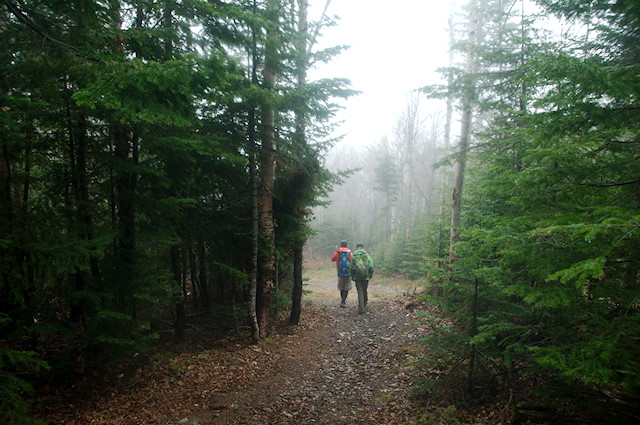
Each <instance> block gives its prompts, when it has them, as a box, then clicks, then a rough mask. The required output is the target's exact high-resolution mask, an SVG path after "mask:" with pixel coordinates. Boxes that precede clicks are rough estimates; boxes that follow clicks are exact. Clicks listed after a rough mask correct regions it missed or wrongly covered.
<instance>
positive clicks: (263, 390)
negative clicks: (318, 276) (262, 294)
mask: <svg viewBox="0 0 640 425" xmlns="http://www.w3.org/2000/svg"><path fill="white" fill-rule="evenodd" d="M354 292H355V291H354ZM350 302H352V304H351V305H350V307H349V308H347V309H343V308H340V307H339V305H338V300H337V299H330V298H319V299H316V300H314V301H312V302H306V303H305V304H304V306H303V313H302V318H301V325H299V326H295V327H294V326H290V325H288V324H287V323H286V320H285V319H284V318H283V320H282V321H281V322H280V323H278V324H277V326H276V327H275V328H274V329H273V330H272V336H271V337H269V338H266V339H264V340H263V341H262V342H261V343H260V345H259V346H252V345H249V344H248V342H247V341H248V336H246V335H245V336H243V337H237V338H234V339H231V340H229V339H227V340H223V341H220V340H219V335H217V336H213V335H212V336H211V337H206V336H204V337H203V336H202V334H199V335H192V337H193V338H194V341H197V343H193V344H191V345H190V347H191V348H189V349H186V350H184V351H182V352H179V353H175V352H171V351H166V352H162V351H158V352H157V354H155V355H152V356H151V357H149V358H148V359H147V360H146V361H139V362H137V365H136V366H133V367H130V368H128V369H126V370H124V371H118V370H116V371H114V372H113V373H112V374H113V376H108V377H105V378H102V377H94V378H93V382H86V383H84V384H79V385H77V386H75V387H74V388H70V389H69V390H68V391H67V393H66V394H65V395H64V396H61V395H59V394H58V395H50V396H48V397H46V399H45V400H44V403H43V406H44V408H43V412H42V416H43V419H45V420H46V421H48V422H49V423H50V424H69V425H73V424H78V425H79V424H110V425H119V424H163V425H165V424H178V423H182V424H227V423H233V424H271V423H279V424H305V423H319V424H383V423H384V424H402V423H411V422H412V417H413V413H412V412H413V406H412V402H411V397H410V394H409V389H408V388H409V387H410V386H411V385H412V380H411V377H412V371H413V370H414V369H415V365H416V362H417V359H418V354H419V351H420V350H421V349H423V348H422V347H420V346H419V345H418V344H417V339H418V338H419V337H421V336H422V335H424V334H425V333H426V332H427V331H428V329H427V328H426V325H425V324H424V322H421V321H420V319H418V318H417V317H416V316H415V315H414V314H413V313H412V312H411V311H410V310H407V309H406V308H405V306H406V304H407V300H406V299H405V298H402V297H389V298H377V299H374V300H372V302H371V303H370V305H369V307H368V312H367V313H365V314H363V315H359V314H358V313H357V307H356V306H355V301H354V300H353V298H351V299H350ZM196 337H197V338H196ZM203 347H212V348H209V349H205V348H203ZM142 360H144V359H142Z"/></svg>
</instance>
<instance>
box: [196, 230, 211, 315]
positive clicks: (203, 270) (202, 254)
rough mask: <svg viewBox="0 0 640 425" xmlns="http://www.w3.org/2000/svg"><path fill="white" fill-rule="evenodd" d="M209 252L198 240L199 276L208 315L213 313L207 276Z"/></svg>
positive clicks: (200, 239) (202, 241)
mask: <svg viewBox="0 0 640 425" xmlns="http://www.w3.org/2000/svg"><path fill="white" fill-rule="evenodd" d="M206 256H207V250H206V247H205V245H204V240H203V239H202V238H198V260H199V261H200V262H199V265H200V267H199V272H198V275H199V277H200V279H199V281H200V295H201V298H202V302H203V304H204V310H205V311H206V313H207V314H210V313H211V295H210V293H209V292H210V291H209V279H208V276H207V263H206V261H205V260H206Z"/></svg>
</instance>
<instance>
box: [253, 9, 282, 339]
mask: <svg viewBox="0 0 640 425" xmlns="http://www.w3.org/2000/svg"><path fill="white" fill-rule="evenodd" d="M279 8H280V1H279V0H269V1H268V3H267V15H268V16H267V17H268V19H269V20H271V21H272V22H273V23H274V25H275V26H277V25H278V20H279V19H278V10H279ZM277 66H278V36H277V30H276V29H275V28H272V29H269V30H268V33H267V42H266V46H265V64H264V69H263V70H262V77H263V86H264V88H265V89H266V90H269V91H272V92H273V91H274V88H275V82H276V73H277ZM261 122H262V130H261V133H262V134H261V136H262V147H261V150H260V180H261V182H260V183H261V185H260V196H259V208H260V211H259V220H258V226H259V230H260V237H261V242H262V243H264V246H263V249H261V250H260V252H261V256H260V259H259V271H260V273H259V279H258V288H257V297H256V311H257V317H258V326H259V327H260V336H261V337H266V336H267V335H268V325H269V309H270V305H271V293H272V291H273V286H274V282H275V279H276V259H275V232H274V224H273V183H274V149H275V129H274V125H275V109H274V105H273V99H267V100H266V101H265V102H264V105H263V106H262V114H261Z"/></svg>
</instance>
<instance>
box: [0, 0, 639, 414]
mask: <svg viewBox="0 0 640 425" xmlns="http://www.w3.org/2000/svg"><path fill="white" fill-rule="evenodd" d="M319 3H320V5H315V6H317V7H319V8H320V10H324V12H323V13H322V15H321V16H320V18H319V19H316V20H311V19H309V14H308V10H309V7H310V5H309V1H308V0H290V1H284V0H224V1H223V0H141V1H136V2H130V1H124V0H48V1H46V0H6V1H5V0H3V1H2V2H1V5H0V9H1V10H2V12H1V14H0V32H1V39H2V44H1V45H0V52H1V53H0V54H1V56H2V58H1V65H0V66H1V69H2V72H1V73H0V82H1V84H2V86H3V87H2V91H1V93H0V143H1V145H2V146H1V148H2V149H1V152H0V275H1V277H0V306H1V308H0V342H1V343H0V398H1V399H2V402H1V404H0V421H1V422H2V423H6V424H26V423H34V424H35V423H44V422H42V420H41V419H39V418H38V417H37V416H38V415H37V410H38V409H37V400H38V383H39V382H42V381H43V380H44V381H48V382H55V381H56V380H58V379H61V377H63V376H64V377H65V379H73V377H74V376H80V375H82V372H81V371H84V370H87V369H91V368H93V367H95V366H96V365H99V364H101V363H103V362H117V361H119V359H122V358H123V357H126V356H127V355H130V354H131V353H139V352H144V351H145V350H147V351H148V350H153V349H154V347H155V346H156V345H155V344H157V342H158V341H159V340H160V339H161V335H164V336H166V335H167V334H170V335H171V338H172V340H173V341H174V342H175V344H180V343H181V342H182V341H184V339H185V332H186V329H187V327H188V325H189V322H190V321H191V320H193V319H194V318H196V317H197V318H198V320H207V321H209V323H211V324H215V325H216V326H218V327H220V328H224V327H225V326H226V327H227V328H228V329H227V330H228V331H229V332H232V331H233V330H237V329H238V328H239V327H241V328H242V329H243V333H242V337H243V338H245V339H246V340H248V341H249V342H250V343H251V344H253V345H259V344H260V343H261V342H262V341H264V340H265V339H267V338H268V337H269V335H270V329H271V328H270V327H271V326H272V325H273V323H274V322H275V321H276V318H277V315H278V314H281V313H282V312H283V311H284V312H286V315H287V320H288V322H289V323H290V324H291V325H292V326H295V325H298V324H299V323H300V317H301V311H302V309H304V308H305V306H306V304H305V303H304V302H303V300H304V296H305V288H304V286H305V285H304V280H305V279H304V274H305V261H311V260H313V259H317V258H323V259H325V260H327V259H328V258H329V257H330V256H331V254H332V252H333V251H334V250H335V248H336V245H337V244H338V243H339V242H340V240H342V239H347V240H348V241H349V243H350V244H351V245H352V246H355V242H356V241H363V242H364V243H365V246H366V247H367V250H368V251H369V252H370V253H371V255H372V257H373V258H374V261H375V262H376V273H378V274H379V275H380V276H385V278H388V279H408V280H410V281H412V282H414V283H415V286H416V288H419V290H416V291H414V292H415V293H417V296H418V297H419V298H420V299H421V302H422V303H425V304H423V305H429V306H434V308H437V309H438V311H439V312H440V313H438V314H442V315H444V316H446V317H447V318H448V319H449V320H450V321H441V320H437V318H436V316H435V313H433V311H434V310H433V309H432V308H429V309H425V311H424V313H423V314H422V316H423V319H424V320H427V321H432V322H433V323H434V329H433V331H432V332H431V333H430V334H429V335H428V336H426V337H425V338H424V339H423V340H422V341H421V342H422V344H424V346H425V347H428V348H427V349H425V350H424V352H423V355H422V358H421V359H420V365H421V367H422V368H423V369H424V370H425V371H427V370H434V369H437V370H439V371H440V372H438V373H437V374H432V375H433V376H431V375H429V374H428V373H425V374H423V375H422V376H421V377H417V376H416V379H415V386H416V388H415V393H417V394H418V396H417V397H418V398H420V397H423V398H424V397H428V396H429V395H432V396H434V395H435V396H437V395H438V394H441V392H442V391H447V392H448V393H449V394H459V395H460V396H459V398H458V399H457V400H463V399H466V400H468V399H469V398H478V399H482V400H483V401H487V400H490V397H491V394H492V391H493V390H494V389H496V388H500V389H501V390H503V393H504V391H507V394H509V392H510V393H511V396H514V394H516V396H517V395H518V394H520V391H523V390H522V388H523V387H526V388H527V391H529V392H530V393H531V394H533V395H534V396H535V398H536V400H537V403H538V404H537V405H536V406H545V408H548V407H549V406H553V409H555V411H558V410H562V409H563V408H566V409H567V410H573V411H579V410H580V409H583V410H584V411H586V410H588V411H589V417H590V418H591V419H590V421H585V422H584V423H633V422H634V421H637V420H638V419H640V418H639V417H638V416H637V411H638V406H639V404H640V237H639V236H640V234H639V233H640V177H639V176H640V126H639V124H640V2H639V1H638V0H587V1H581V0H536V1H534V2H531V1H525V0H513V1H504V0H468V1H467V2H463V3H464V6H463V8H462V12H461V13H459V14H457V15H453V14H452V17H451V20H450V22H449V33H450V40H447V42H448V43H449V50H450V56H449V57H450V59H449V64H448V65H447V64H443V66H442V67H441V68H440V69H439V72H440V74H441V76H442V82H441V83H437V84H433V85H428V86H425V87H416V88H415V89H416V90H415V93H414V94H413V95H412V96H411V97H410V99H408V102H407V106H406V109H405V111H404V112H403V113H402V114H401V116H399V117H398V118H397V122H396V125H395V129H394V133H393V135H392V136H391V137H388V138H387V137H383V138H381V139H380V140H379V141H373V142H374V143H372V144H370V145H368V146H366V147H356V146H348V145H344V144H340V140H341V136H340V135H336V133H335V131H334V130H335V127H336V125H337V122H336V114H337V112H338V111H339V110H340V108H341V101H342V100H343V99H347V98H349V97H352V96H356V95H357V94H358V93H357V91H356V90H354V89H353V88H352V86H351V84H350V81H348V80H347V79H345V78H341V76H340V75H336V76H335V77H333V78H320V79H314V78H312V77H310V76H312V75H313V73H312V71H313V69H314V67H317V66H319V65H320V64H323V63H328V62H330V61H331V60H332V59H333V58H335V57H336V56H337V55H348V54H349V50H348V46H341V45H337V46H331V47H324V46H321V45H320V44H319V43H318V38H319V37H320V36H321V34H322V32H323V31H326V30H327V29H328V28H331V26H332V25H334V24H335V20H336V19H338V18H339V17H334V16H333V15H332V14H331V13H330V7H329V6H330V3H331V1H330V0H329V1H326V2H323V1H320V2H319ZM534 3H535V8H531V7H529V5H530V4H534ZM525 4H527V7H525ZM323 7H324V9H323ZM372 7H393V6H390V5H388V4H385V5H378V4H377V3H376V4H375V6H373V3H372ZM532 10H534V12H531V11H532ZM550 22H551V23H550ZM424 42H425V41H424V40H407V43H418V44H420V43H424ZM380 60H384V52H380ZM390 78H393V77H390ZM380 84H384V81H381V82H380ZM427 102H430V103H432V104H433V103H434V102H435V103H436V104H438V105H439V112H438V113H425V109H424V105H425V104H426V103H427ZM414 295H415V294H414ZM203 318H204V319H203ZM234 321H235V325H232V324H229V323H231V322H234ZM445 323H446V324H445ZM436 324H440V325H436ZM234 326H235V328H236V329H232V328H233V327H234ZM78 379H80V378H78ZM496 392H497V391H496ZM481 395H482V396H481ZM457 400H454V403H455V402H457ZM569 405H570V406H572V407H571V408H568V407H567V406H569ZM576 406H577V407H576ZM421 423H436V422H424V421H422V422H421ZM451 423H460V422H451ZM477 423H484V422H482V419H481V418H478V419H477ZM487 423H489V422H487ZM513 423H517V422H516V420H515V419H514V421H513ZM521 423H553V420H552V419H550V418H549V417H547V416H545V417H544V418H542V419H538V421H537V422H535V421H534V422H521Z"/></svg>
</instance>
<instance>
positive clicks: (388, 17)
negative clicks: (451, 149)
mask: <svg viewBox="0 0 640 425" xmlns="http://www.w3.org/2000/svg"><path fill="white" fill-rule="evenodd" d="M325 3H326V0H310V11H309V20H310V21H314V20H317V19H318V18H319V17H320V14H321V13H322V9H323V8H324V6H325ZM454 3H457V4H458V5H459V4H461V3H466V0H458V1H457V2H456V1H455V0H393V1H389V0H385V1H382V0H332V1H331V4H330V5H329V9H328V11H327V14H328V15H330V16H334V15H337V16H338V17H339V18H340V19H339V20H338V21H337V26H334V27H330V28H326V29H324V31H323V34H322V37H321V38H320V39H319V40H318V46H317V47H329V46H335V45H340V44H346V45H350V46H351V48H350V49H348V50H346V51H345V52H343V53H342V54H341V55H340V56H337V57H335V58H334V59H333V60H332V61H331V62H330V63H329V64H327V65H323V66H321V67H320V68H318V69H317V70H315V71H312V72H311V73H310V75H309V77H310V78H311V79H315V78H322V77H338V78H348V79H350V80H351V82H352V88H353V89H355V90H359V91H361V94H359V95H357V96H354V97H352V98H351V99H350V100H348V101H347V102H345V109H344V110H343V111H341V112H340V114H339V115H338V120H339V121H344V124H342V125H341V126H340V127H339V128H338V130H337V131H336V134H344V135H345V138H344V141H343V142H342V143H348V144H349V145H352V146H354V147H360V146H365V145H371V144H374V143H376V142H378V141H379V140H380V139H381V138H382V137H383V136H385V135H386V136H388V137H389V138H392V131H393V126H394V123H395V122H396V121H397V118H398V117H399V116H400V115H401V113H402V111H403V110H404V109H405V108H406V105H407V102H408V99H409V96H410V92H411V91H412V90H414V89H417V88H419V87H421V86H424V85H428V84H436V83H440V82H441V80H440V75H439V74H438V73H437V72H436V69H437V68H439V67H444V66H447V65H448V61H449V59H448V58H449V56H448V48H449V33H448V19H449V15H450V13H451V9H452V5H453V4H454ZM442 109H444V106H442Z"/></svg>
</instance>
